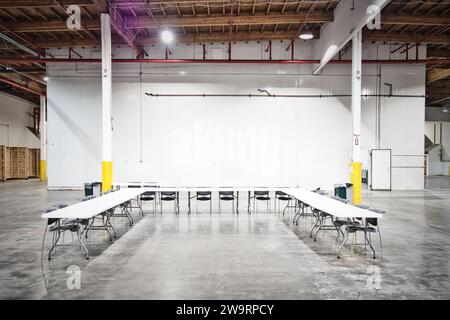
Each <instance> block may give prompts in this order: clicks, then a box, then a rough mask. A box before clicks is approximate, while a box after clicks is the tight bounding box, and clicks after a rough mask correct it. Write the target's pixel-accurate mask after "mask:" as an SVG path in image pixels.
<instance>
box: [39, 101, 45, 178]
mask: <svg viewBox="0 0 450 320" xmlns="http://www.w3.org/2000/svg"><path fill="white" fill-rule="evenodd" d="M40 111H41V112H40V123H39V132H40V138H41V161H40V171H39V172H40V178H41V181H42V182H44V181H47V99H46V97H45V96H41V105H40Z"/></svg>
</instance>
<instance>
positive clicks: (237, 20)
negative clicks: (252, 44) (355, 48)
mask: <svg viewBox="0 0 450 320" xmlns="http://www.w3.org/2000/svg"><path fill="white" fill-rule="evenodd" d="M115 11H118V10H115ZM305 18H306V13H301V14H283V15H280V14H270V15H257V14H256V15H253V16H245V15H241V16H235V17H233V25H256V24H288V23H301V22H302V21H303V20H304V19H305ZM330 21H333V14H331V13H317V14H311V15H309V16H308V18H307V19H306V22H307V23H325V22H330ZM229 24H230V17H229V16H222V15H220V16H207V15H205V16H199V15H197V16H195V17H194V16H181V17H178V16H173V17H172V16H166V17H163V16H160V17H156V16H155V17H153V18H152V19H149V18H148V17H147V16H141V17H138V18H128V19H127V25H126V27H127V29H157V28H161V27H202V26H206V27H207V26H223V25H229ZM3 25H4V26H5V27H7V28H8V29H9V30H11V31H13V32H40V31H69V30H68V29H67V25H66V22H65V21H61V20H50V21H47V22H46V23H42V22H39V21H35V22H11V23H3ZM82 25H83V27H85V28H86V29H89V30H100V19H98V18H97V19H94V20H86V19H84V20H83V21H82Z"/></svg>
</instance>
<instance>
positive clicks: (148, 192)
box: [142, 191, 156, 196]
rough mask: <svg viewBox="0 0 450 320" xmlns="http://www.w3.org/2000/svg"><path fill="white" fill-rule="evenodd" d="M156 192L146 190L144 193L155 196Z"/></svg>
mask: <svg viewBox="0 0 450 320" xmlns="http://www.w3.org/2000/svg"><path fill="white" fill-rule="evenodd" d="M155 194H156V192H155V191H145V192H144V193H143V194H142V195H143V196H154V195H155Z"/></svg>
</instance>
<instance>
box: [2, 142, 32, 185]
mask: <svg viewBox="0 0 450 320" xmlns="http://www.w3.org/2000/svg"><path fill="white" fill-rule="evenodd" d="M39 163H40V150H39V149H28V148H24V147H5V146H0V181H5V180H8V179H28V178H32V177H33V178H34V177H39V167H40V165H39Z"/></svg>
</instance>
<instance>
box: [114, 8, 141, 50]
mask: <svg viewBox="0 0 450 320" xmlns="http://www.w3.org/2000/svg"><path fill="white" fill-rule="evenodd" d="M109 11H110V17H111V25H112V26H113V28H114V30H116V32H117V33H118V34H119V35H120V36H121V37H122V39H123V40H124V41H125V42H126V43H127V44H128V45H129V46H130V47H131V48H133V50H134V52H135V54H136V56H137V57H140V56H142V46H141V44H139V43H138V39H137V38H136V34H134V33H133V32H132V31H131V30H130V29H129V28H128V27H127V26H126V25H125V24H124V21H125V20H124V18H123V16H122V14H121V13H120V11H119V10H118V9H113V8H110V10H109Z"/></svg>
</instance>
